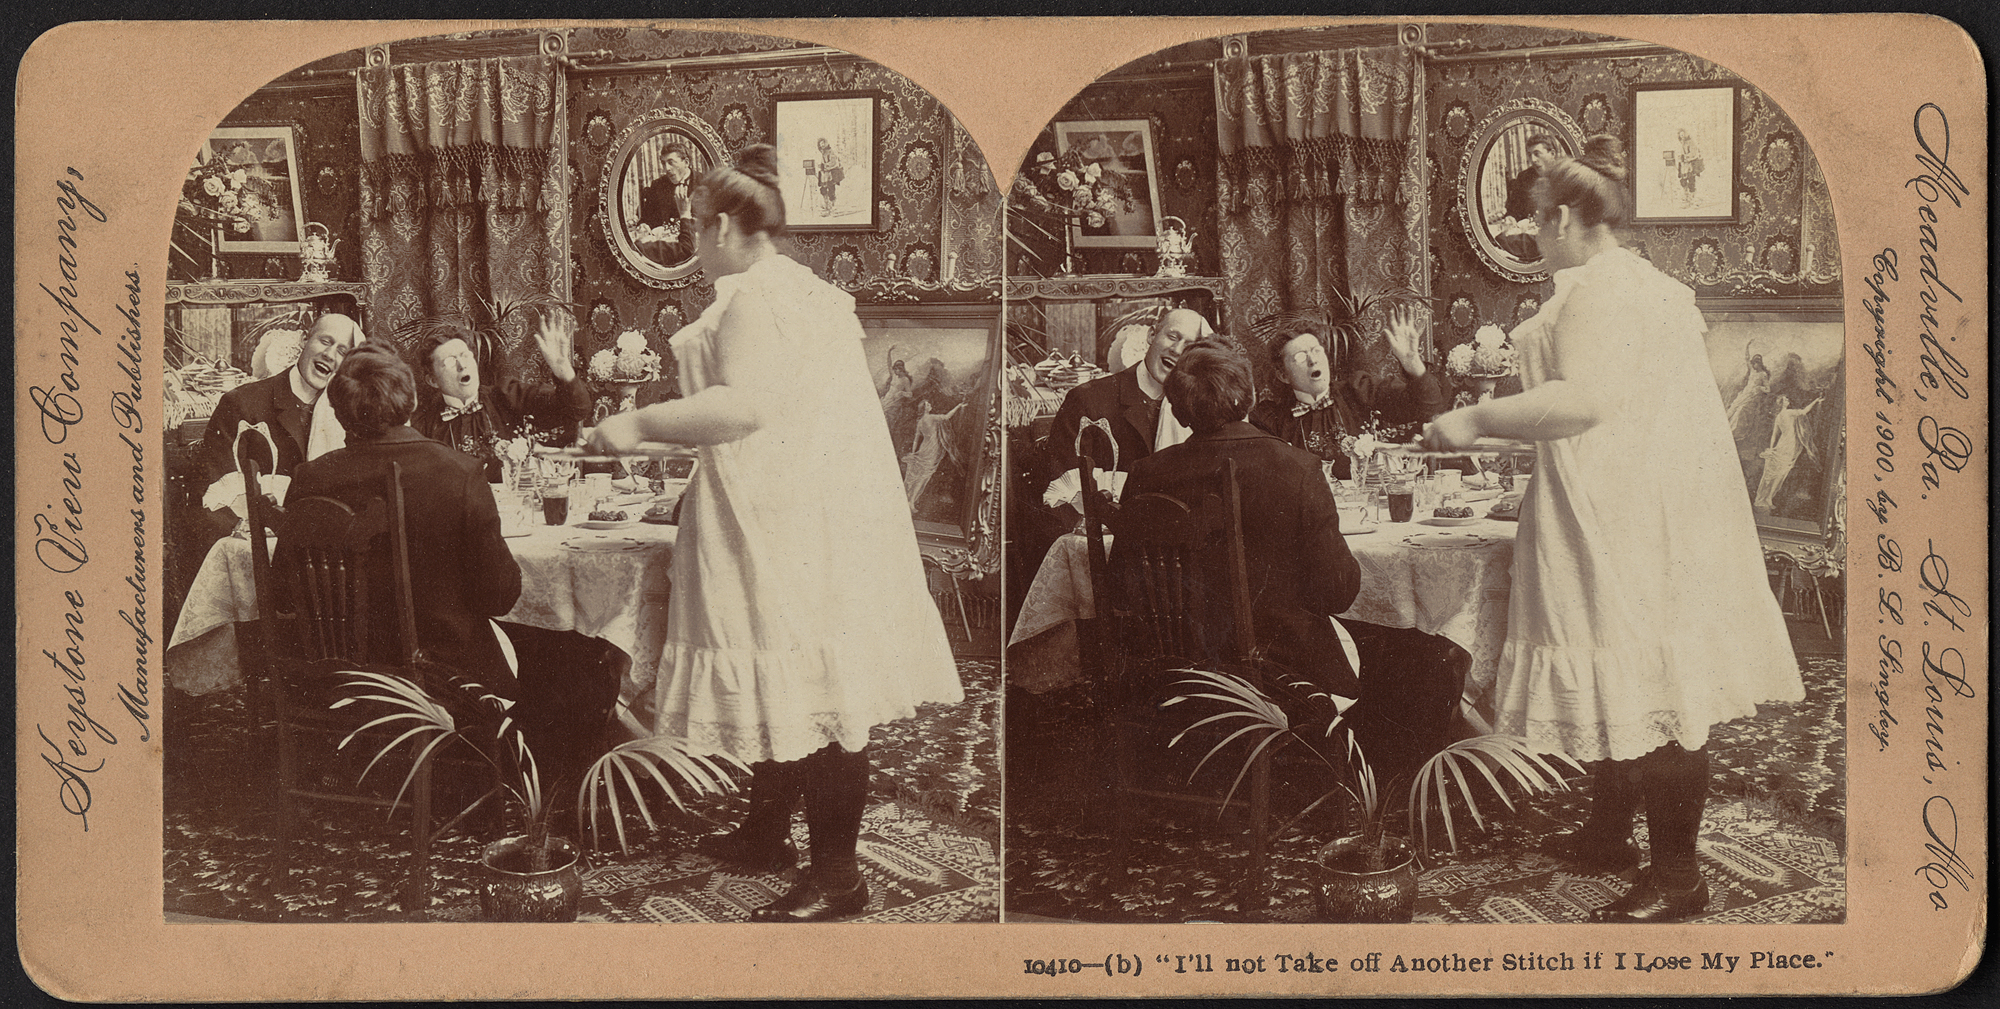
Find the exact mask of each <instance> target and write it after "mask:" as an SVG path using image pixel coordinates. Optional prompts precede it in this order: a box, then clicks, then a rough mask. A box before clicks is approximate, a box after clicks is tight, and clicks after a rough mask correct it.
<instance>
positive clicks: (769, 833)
mask: <svg viewBox="0 0 2000 1009" xmlns="http://www.w3.org/2000/svg"><path fill="white" fill-rule="evenodd" d="M804 764H805V761H804V760H787V761H782V762H780V761H775V760H760V761H758V762H757V763H754V764H751V765H750V771H751V777H750V813H749V815H747V816H745V817H744V818H743V825H742V826H741V827H738V828H737V834H738V836H739V837H740V838H741V839H742V840H743V842H744V843H745V844H747V845H749V846H752V847H755V848H759V849H769V848H774V847H777V846H778V845H780V844H783V843H784V842H786V841H789V840H791V836H792V807H793V806H794V805H796V804H797V802H798V798H799V792H800V791H801V790H803V788H804V784H805V782H804V778H805V775H804V773H803V772H804Z"/></svg>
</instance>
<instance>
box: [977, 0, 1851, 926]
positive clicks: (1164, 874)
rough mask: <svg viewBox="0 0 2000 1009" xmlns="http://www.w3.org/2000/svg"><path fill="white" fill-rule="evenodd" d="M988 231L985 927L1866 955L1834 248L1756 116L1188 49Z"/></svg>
mask: <svg viewBox="0 0 2000 1009" xmlns="http://www.w3.org/2000/svg"><path fill="white" fill-rule="evenodd" d="M1005 215H1006V216H1005V221H1006V227H1005V231H1006V243H1005V253H1004V262H1003V263H1002V267H1003V270H1004V280H1003V284H1002V286H1003V296H1004V301H1005V317H1004V318H1005V324H1004V328H1005V349H1006V364H1005V369H1004V371H1005V374H1004V379H1003V381H1004V384H1005V386H1004V395H1005V402H1004V422H1005V439H1006V454H1005V460H1006V463H1005V468H1006V472H1005V479H1006V481H1007V483H1006V488H1005V494H1006V542H1005V558H1004V568H1005V585H1006V589H1005V593H1004V595H1005V598H1004V614H1003V617H1004V631H1005V634H1006V654H1005V673H1004V675H1005V681H1006V682H1005V694H1006V697H1005V705H1006V709H1005V749H1004V752H1005V780H1006V807H1005V837H1004V870H1003V871H1004V887H1005V900H1004V905H1003V907H1004V912H1003V913H1004V917H1005V919H1006V920H1008V921H1023V922H1161V923H1167V922H1210V921H1214V922H1419V923H1510V924H1525V923H1564V922H1627V923H1640V924H1645V923H1681V922H1698V923H1731V924H1760V923H1772V924H1777V923H1786V924H1805V923H1840V922H1844V921H1846V920H1847V903H1848V901H1847V858H1848V839H1847V795H1848V787H1847V782H1848V776H1847V738H1846V732H1845V729H1846V718H1847V714H1846V701H1845V680H1846V675H1847V655H1846V648H1845V645H1844V640H1845V633H1846V628H1845V627H1844V626H1843V623H1844V621H1843V615H1844V612H1845V609H1846V606H1845V597H1846V588H1845V586H1846V572H1845V563H1846V561H1845V559H1846V555H1847V542H1846V541H1847V530H1846V527H1845V521H1844V518H1843V514H1844V510H1845V506H1846V473H1845V469H1844V463H1843V460H1844V458H1845V451H1846V442H1845V436H1844V426H1845V423H1846V415H1845V391H1846V368H1845V364H1846V361H1845V356H1844V352H1843V347H1844V335H1845V327H1844V323H1843V314H1842V298H1843V290H1842V282H1841V262H1840V246H1839V241H1838V235H1837V233H1836V230H1835V221H1834V216H1833V204H1832V199H1831V197H1830V196H1829V193H1828V187H1827V183H1826V180H1825V178H1824V177H1823V176H1822V174H1821V171H1820V168H1819V164H1818V162H1817V161H1816V160H1815V157H1814V152H1813V150H1812V149H1811V148H1810V147H1809V146H1808V144H1807V143H1806V141H1805V139H1804V138H1803V136H1802V135H1801V131H1800V129H1799V127H1798V126H1797V125H1795V124H1794V122H1793V120H1792V119H1791V118H1789V117H1788V116H1787V114H1786V110H1785V109H1783V108H1780V107H1779V106H1778V105H1777V104H1776V103H1775V102H1774V101H1772V99H1771V98H1770V97H1768V96H1767V95H1766V94H1765V93H1764V92H1763V91H1760V90H1759V89H1758V87H1757V86H1756V85H1755V84H1754V83H1753V82H1752V81H1750V80H1746V79H1745V78H1744V77H1743V76H1741V75H1739V73H1738V72H1736V71H1733V70H1732V69H1731V68H1730V67H1726V66H1719V65H1716V64H1714V63H1710V62H1707V61H1705V60H1703V59H1700V58H1697V57H1695V56H1692V55H1690V54H1688V53H1686V52H1681V51H1678V50H1674V49H1670V48H1666V47H1663V46H1659V45H1655V44H1651V43H1646V42H1641V41H1635V40H1631V39H1625V38H1616V37H1610V36H1603V35H1593V34H1589V33H1584V32H1579V31H1575V30H1570V29H1556V28H1548V27H1539V28H1538V27H1527V26H1510V25H1456V24H1425V25H1416V24H1407V23H1406V24H1396V23H1383V24H1372V25H1370V24H1343V25H1340V26H1337V27H1327V28H1295V29H1283V30H1274V31H1265V32H1257V33H1251V34H1244V35H1231V36H1224V37H1217V38H1208V39H1202V40H1198V41H1194V42H1189V43H1186V44H1183V45H1179V46H1175V47H1174V48H1171V49H1166V50H1162V51H1159V52H1156V53H1154V54H1152V55H1150V56H1147V57H1145V58H1142V59H1139V60H1136V61H1133V62H1131V63H1128V64H1126V65H1124V66H1122V67H1119V68H1118V69H1116V70H1113V71H1111V72H1110V73H1107V74H1105V75H1104V76H1102V77H1101V78H1099V79H1097V80H1096V81H1095V82H1093V83H1091V84H1090V85H1089V86H1087V87H1085V88H1084V89H1083V90H1082V91H1081V92H1079V93H1078V94H1077V95H1076V96H1075V97H1074V98H1073V99H1072V100H1070V101H1069V103H1068V104H1067V105H1065V106H1064V107H1063V109H1062V110H1061V112H1060V113H1059V114H1057V115H1056V116H1055V118H1054V120H1053V121H1051V122H1049V123H1048V124H1047V126H1046V127H1045V128H1044V129H1043V131H1042V132H1041V134H1040V136H1039V137H1038V138H1037V139H1036V141H1035V142H1034V144H1033V145H1032V146H1031V147H1030V148H1029V149H1028V152H1027V154H1026V156H1025V157H1024V158H1023V160H1022V161H1021V163H1020V165H1019V167H1018V170H1017V172H1016V175H1015V177H1014V183H1013V186H1012V189H1011V190H1010V191H1009V192H1008V193H1007V198H1006V208H1005Z"/></svg>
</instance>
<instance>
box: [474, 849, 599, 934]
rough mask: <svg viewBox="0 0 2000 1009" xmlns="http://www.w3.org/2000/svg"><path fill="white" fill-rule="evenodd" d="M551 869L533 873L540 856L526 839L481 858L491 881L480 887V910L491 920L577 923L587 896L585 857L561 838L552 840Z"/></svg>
mask: <svg viewBox="0 0 2000 1009" xmlns="http://www.w3.org/2000/svg"><path fill="white" fill-rule="evenodd" d="M548 848H549V862H548V865H549V867H548V868H547V869H539V870H538V869H535V868H533V862H534V858H533V856H534V852H533V851H532V850H531V849H530V848H529V847H528V839H527V838H525V837H509V838H504V839H502V840H498V841H495V842H493V843H492V844H489V845H487V846H486V848H485V850H484V851H482V852H481V853H480V856H479V861H480V865H481V866H482V867H483V869H484V870H485V876H484V878H483V879H482V880H481V881H480V886H479V910H480V915H481V917H482V918H483V919H484V920H486V921H575V920H576V908H577V902H578V901H579V900H580V899H581V898H582V897H583V874H582V872H581V871H579V869H578V868H577V861H578V859H579V858H580V857H581V854H580V853H579V852H578V851H577V847H576V845H574V844H572V843H570V842H569V841H568V840H566V839H564V838H560V837H551V838H549V840H548Z"/></svg>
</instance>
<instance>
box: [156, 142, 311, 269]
mask: <svg viewBox="0 0 2000 1009" xmlns="http://www.w3.org/2000/svg"><path fill="white" fill-rule="evenodd" d="M298 146H299V145H298V130H297V128H296V127H293V126H220V127H217V128H216V129H215V130H214V131H213V132H211V133H210V134H209V135H208V139H207V140H205V141H203V142H202V145H201V150H200V151H199V152H197V153H196V155H195V160H194V165H193V166H192V167H191V168H189V169H188V177H187V182H186V184H185V185H184V186H183V187H182V192H181V202H182V204H183V206H182V211H183V213H184V214H187V213H189V212H190V211H192V213H193V215H194V216H197V217H199V218H200V219H201V220H204V221H207V222H210V223H212V224H213V225H214V226H215V228H216V234H217V238H216V251H217V252H222V253H243V252H259V253H290V254H292V255H297V254H298V251H299V240H300V237H301V229H302V228H303V227H304V225H305V201H304V200H303V199H302V198H301V197H300V190H299V171H298Z"/></svg>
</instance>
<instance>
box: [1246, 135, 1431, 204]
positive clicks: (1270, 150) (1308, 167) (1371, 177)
mask: <svg viewBox="0 0 2000 1009" xmlns="http://www.w3.org/2000/svg"><path fill="white" fill-rule="evenodd" d="M1408 156H1409V145H1408V144H1407V143H1398V142H1396V141H1391V140H1362V139H1357V138H1354V137H1322V138H1318V139H1314V140H1302V141H1298V142H1296V143H1284V144H1280V145H1279V146H1276V147H1246V148H1243V149H1242V150H1239V151H1237V152H1236V153H1234V154H1230V155H1227V156H1225V157H1224V158H1223V159H1222V172H1221V179H1220V183H1221V185H1220V192H1219V193H1218V194H1217V195H1218V197H1219V198H1220V200H1221V202H1222V206H1223V209H1224V210H1225V211H1226V212H1228V213H1238V212H1241V211H1242V210H1244V209H1246V207H1247V206H1248V203H1247V201H1248V200H1249V192H1250V189H1251V186H1250V181H1251V179H1252V178H1253V177H1261V178H1263V179H1264V180H1265V181H1266V185H1267V186H1269V187H1270V190H1271V191H1273V192H1275V193H1277V194H1278V198H1279V199H1281V200H1282V201H1284V202H1286V203H1293V202H1300V201H1306V200H1323V199H1326V198H1327V197H1330V196H1342V197H1345V198H1347V199H1349V200H1354V201H1359V202H1366V203H1402V202H1403V196H1402V181H1403V176H1404V174H1405V173H1404V165H1403V162H1404V160H1405V159H1406V158H1408Z"/></svg>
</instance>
